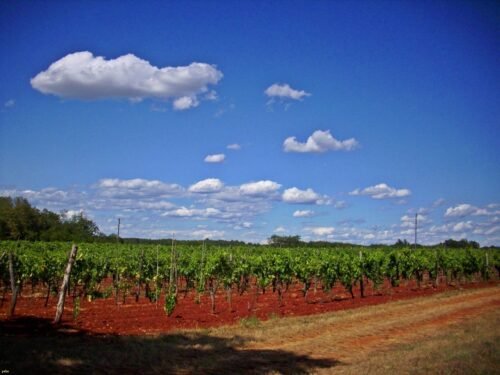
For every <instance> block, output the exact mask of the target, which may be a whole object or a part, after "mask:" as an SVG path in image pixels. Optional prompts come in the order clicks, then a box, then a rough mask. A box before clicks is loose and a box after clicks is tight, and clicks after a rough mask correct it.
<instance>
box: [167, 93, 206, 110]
mask: <svg viewBox="0 0 500 375" xmlns="http://www.w3.org/2000/svg"><path fill="white" fill-rule="evenodd" d="M199 104H200V102H199V101H198V99H196V97H193V96H183V97H180V98H177V99H175V100H174V102H173V103H172V106H173V107H174V109H175V110H176V111H184V110H186V109H190V108H194V107H198V105H199Z"/></svg>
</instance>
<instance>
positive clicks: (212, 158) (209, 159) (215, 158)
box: [205, 154, 226, 163]
mask: <svg viewBox="0 0 500 375" xmlns="http://www.w3.org/2000/svg"><path fill="white" fill-rule="evenodd" d="M225 159H226V155H224V154H214V155H207V156H206V157H205V163H222V162H223V161H224V160H225Z"/></svg>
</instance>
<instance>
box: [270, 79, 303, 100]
mask: <svg viewBox="0 0 500 375" xmlns="http://www.w3.org/2000/svg"><path fill="white" fill-rule="evenodd" d="M264 93H265V94H266V95H267V96H268V97H270V98H271V99H272V98H279V99H292V100H302V99H303V98H304V97H306V96H311V94H309V93H308V92H305V91H304V90H295V89H292V88H291V87H290V85H288V84H286V83H285V84H279V83H275V84H273V85H271V86H269V87H268V88H267V89H266V91H264Z"/></svg>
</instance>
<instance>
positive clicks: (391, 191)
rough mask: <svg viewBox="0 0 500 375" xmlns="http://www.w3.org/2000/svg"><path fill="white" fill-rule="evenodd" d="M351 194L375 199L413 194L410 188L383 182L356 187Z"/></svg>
mask: <svg viewBox="0 0 500 375" xmlns="http://www.w3.org/2000/svg"><path fill="white" fill-rule="evenodd" d="M349 195H366V196H369V197H372V198H373V199H387V198H403V197H408V196H409V195H411V191H410V190H409V189H395V188H393V187H390V186H389V185H387V184H384V183H381V184H378V185H374V186H369V187H367V188H365V189H355V190H353V191H351V192H350V193H349Z"/></svg>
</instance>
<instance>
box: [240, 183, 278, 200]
mask: <svg viewBox="0 0 500 375" xmlns="http://www.w3.org/2000/svg"><path fill="white" fill-rule="evenodd" d="M280 187H281V185H280V184H278V183H277V182H274V181H270V180H263V181H257V182H249V183H246V184H243V185H241V186H240V193H241V194H242V195H249V196H267V195H269V194H272V193H275V192H276V191H277V190H279V188H280Z"/></svg>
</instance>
